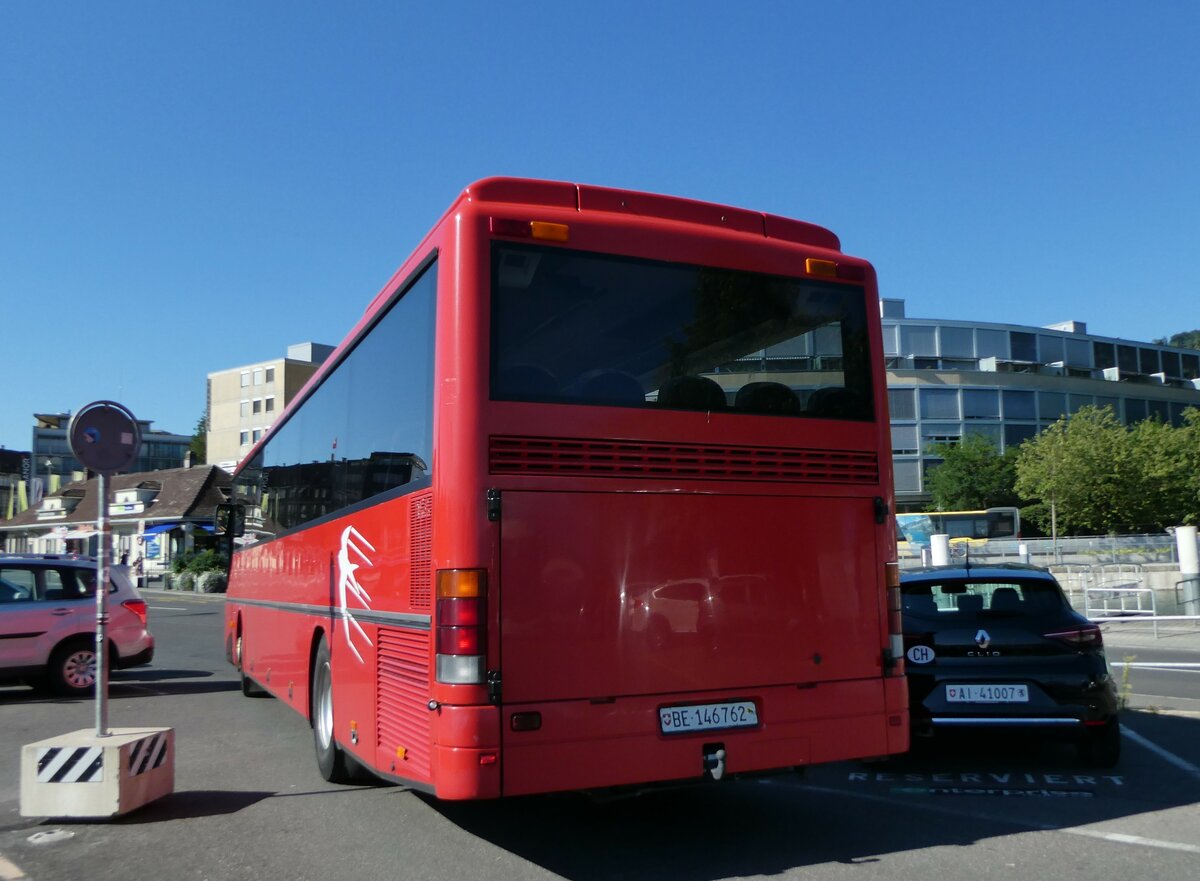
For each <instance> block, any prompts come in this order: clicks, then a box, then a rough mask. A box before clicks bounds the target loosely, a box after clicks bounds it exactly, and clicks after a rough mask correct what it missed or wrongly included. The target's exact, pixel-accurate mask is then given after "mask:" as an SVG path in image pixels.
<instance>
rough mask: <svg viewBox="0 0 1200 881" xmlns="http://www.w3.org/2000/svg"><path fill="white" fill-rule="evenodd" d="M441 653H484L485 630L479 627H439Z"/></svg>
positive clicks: (438, 646) (439, 648) (439, 649)
mask: <svg viewBox="0 0 1200 881" xmlns="http://www.w3.org/2000/svg"><path fill="white" fill-rule="evenodd" d="M437 653H438V654H439V655H482V654H483V631H482V630H481V629H480V628H478V627H446V626H445V625H442V624H439V625H438V629H437Z"/></svg>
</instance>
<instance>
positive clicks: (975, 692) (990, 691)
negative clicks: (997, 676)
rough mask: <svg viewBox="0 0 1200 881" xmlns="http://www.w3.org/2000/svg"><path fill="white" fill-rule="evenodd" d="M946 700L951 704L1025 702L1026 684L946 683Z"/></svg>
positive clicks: (1027, 694)
mask: <svg viewBox="0 0 1200 881" xmlns="http://www.w3.org/2000/svg"><path fill="white" fill-rule="evenodd" d="M946 700H947V701H948V702H949V703H952V704H1027V703H1029V686H1027V685H947V686H946Z"/></svg>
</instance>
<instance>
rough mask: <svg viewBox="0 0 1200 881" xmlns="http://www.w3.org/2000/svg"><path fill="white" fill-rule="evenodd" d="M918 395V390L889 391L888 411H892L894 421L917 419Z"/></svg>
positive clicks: (891, 389)
mask: <svg viewBox="0 0 1200 881" xmlns="http://www.w3.org/2000/svg"><path fill="white" fill-rule="evenodd" d="M916 399H917V394H916V389H911V388H890V389H888V409H889V410H891V413H892V418H893V419H916V418H917V400H916Z"/></svg>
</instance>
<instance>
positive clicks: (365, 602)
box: [337, 526, 375, 664]
mask: <svg viewBox="0 0 1200 881" xmlns="http://www.w3.org/2000/svg"><path fill="white" fill-rule="evenodd" d="M374 550H375V546H374V545H373V544H371V543H370V542H369V541H367V540H366V539H365V538H364V537H363V534H362V533H361V532H359V531H358V530H357V529H355V528H354V527H353V526H347V527H346V528H345V529H344V530H343V531H342V542H341V547H340V548H339V549H338V556H337V570H338V571H337V588H338V612H339V613H340V617H341V619H342V627H343V629H344V631H345V634H346V645H348V646H350V651H352V652H354V657H356V658H358V662H359V663H360V664H361V663H363V656H362V655H361V654H360V653H359V651H358V646H356V645H355V641H356V640H362V641H363V642H365V643H366V644H367V645H368V646H369V645H371V637H369V636H367V632H366V631H365V630H363V628H362V625H361V624H359V623H358V621H357V620H355V618H354V613H353V612H352V611H351V610H350V600H351V599H352V598H353V600H354V601H355V602H356V603H357V605H358V606H359V607H361V608H363V609H370V608H371V595H370V594H369V593H367V592H366V590H365V589H364V588H363V586H362V584H361V583H360V582H359V580H358V570H359V569H360V568H362V567H363V566H368V567H370V566H374V565H375V564H374V563H372V562H371V558H370V557H369V556H367V551H371V552H374Z"/></svg>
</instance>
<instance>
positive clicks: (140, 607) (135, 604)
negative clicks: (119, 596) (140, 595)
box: [121, 600, 147, 627]
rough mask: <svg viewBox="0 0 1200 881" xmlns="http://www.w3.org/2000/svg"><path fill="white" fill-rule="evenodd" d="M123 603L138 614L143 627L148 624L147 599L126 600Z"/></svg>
mask: <svg viewBox="0 0 1200 881" xmlns="http://www.w3.org/2000/svg"><path fill="white" fill-rule="evenodd" d="M121 605H122V606H124V607H125V608H127V609H128V610H129V611H131V612H133V614H135V615H137V616H138V620H139V621H141V622H142V626H143V627H145V626H146V617H147V616H146V601H145V600H126V601H125V602H123V603H121Z"/></svg>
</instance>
